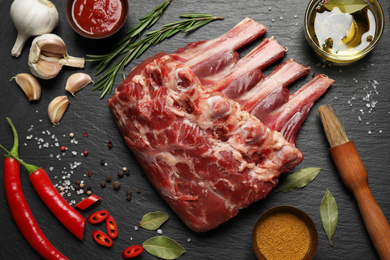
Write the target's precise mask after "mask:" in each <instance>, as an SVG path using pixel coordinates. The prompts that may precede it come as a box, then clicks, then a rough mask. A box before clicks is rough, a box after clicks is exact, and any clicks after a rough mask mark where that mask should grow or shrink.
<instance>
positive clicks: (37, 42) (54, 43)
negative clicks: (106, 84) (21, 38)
mask: <svg viewBox="0 0 390 260" xmlns="http://www.w3.org/2000/svg"><path fill="white" fill-rule="evenodd" d="M84 64H85V59H84V58H77V57H72V56H69V55H68V53H67V51H66V46H65V42H64V41H63V40H62V39H61V38H60V37H59V36H57V35H55V34H43V35H41V36H39V37H36V38H35V39H34V40H33V42H32V45H31V48H30V54H29V56H28V65H29V67H30V70H31V73H32V74H33V75H35V76H37V77H39V78H41V79H52V78H54V77H55V76H57V75H58V73H59V72H60V71H61V69H62V66H63V65H65V66H70V67H76V68H84Z"/></svg>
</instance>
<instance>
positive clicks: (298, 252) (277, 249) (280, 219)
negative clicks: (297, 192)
mask: <svg viewBox="0 0 390 260" xmlns="http://www.w3.org/2000/svg"><path fill="white" fill-rule="evenodd" d="M256 242H257V245H258V247H259V249H260V251H261V253H262V254H263V255H264V256H265V258H266V259H268V260H271V259H290V260H293V259H297V260H300V259H302V258H303V257H304V256H305V255H306V253H307V252H308V251H309V249H310V231H309V229H308V227H307V226H306V224H305V222H304V221H303V220H302V219H301V218H299V217H298V216H296V215H295V214H293V213H287V212H278V213H275V214H272V215H270V216H268V217H267V218H266V219H265V220H264V221H263V222H262V223H261V224H260V225H259V226H258V227H257V229H256Z"/></svg>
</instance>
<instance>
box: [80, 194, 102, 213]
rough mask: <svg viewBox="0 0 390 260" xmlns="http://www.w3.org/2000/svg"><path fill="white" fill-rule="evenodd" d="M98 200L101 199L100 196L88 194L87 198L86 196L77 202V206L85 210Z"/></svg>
mask: <svg viewBox="0 0 390 260" xmlns="http://www.w3.org/2000/svg"><path fill="white" fill-rule="evenodd" d="M98 200H100V197H99V196H96V195H94V194H92V195H91V196H88V197H87V198H85V199H83V200H82V201H80V202H79V203H77V204H76V205H75V206H76V208H79V209H81V210H85V209H86V208H88V207H89V206H91V205H92V204H94V203H95V202H97V201H98Z"/></svg>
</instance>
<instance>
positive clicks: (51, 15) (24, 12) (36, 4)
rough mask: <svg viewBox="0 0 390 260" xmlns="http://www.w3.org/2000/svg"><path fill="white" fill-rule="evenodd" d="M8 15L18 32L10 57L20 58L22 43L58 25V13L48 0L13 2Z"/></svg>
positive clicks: (17, 0) (18, 0)
mask: <svg viewBox="0 0 390 260" xmlns="http://www.w3.org/2000/svg"><path fill="white" fill-rule="evenodd" d="M10 15H11V19H12V22H13V23H14V26H15V27H16V30H17V31H18V36H17V38H16V42H15V44H14V46H13V48H12V50H11V55H12V56H15V57H19V56H20V53H21V52H22V49H23V46H24V43H25V42H26V41H27V39H28V38H29V37H30V36H38V35H42V34H45V33H50V32H51V31H53V29H54V28H55V27H56V26H57V23H58V11H57V9H56V7H55V5H54V4H53V3H52V2H50V1H48V0H14V2H13V3H12V5H11V11H10Z"/></svg>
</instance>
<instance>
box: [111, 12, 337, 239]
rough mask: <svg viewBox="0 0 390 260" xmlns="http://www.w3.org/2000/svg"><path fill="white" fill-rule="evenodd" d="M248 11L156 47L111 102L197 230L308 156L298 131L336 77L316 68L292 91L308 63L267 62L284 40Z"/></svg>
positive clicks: (155, 177) (138, 151)
mask: <svg viewBox="0 0 390 260" xmlns="http://www.w3.org/2000/svg"><path fill="white" fill-rule="evenodd" d="M266 30H267V29H266V27H264V26H263V25H261V24H259V23H257V22H255V21H253V20H251V19H249V18H246V19H244V20H243V21H242V22H240V23H239V24H238V25H236V26H235V27H234V28H233V29H231V30H230V31H229V32H227V33H226V34H224V35H222V36H220V37H218V38H216V39H213V40H209V41H201V42H194V43H191V44H188V45H187V46H186V47H184V48H182V49H179V50H177V51H176V52H174V53H173V54H171V55H167V54H166V53H159V54H157V55H156V56H154V57H151V58H148V59H147V60H145V61H144V62H143V63H141V64H140V65H138V66H137V67H135V68H134V69H133V70H132V71H131V73H130V74H129V76H128V77H127V79H126V80H125V81H123V82H122V83H121V84H120V85H119V87H118V88H117V89H116V91H115V93H114V96H113V97H112V98H111V99H109V101H108V104H109V107H110V109H111V111H112V114H113V116H114V119H115V121H116V123H117V125H118V127H119V129H120V131H121V134H122V135H123V137H124V140H125V142H126V144H127V145H128V147H129V148H130V149H131V150H132V152H133V153H134V155H135V157H136V159H137V161H138V162H139V164H140V166H141V167H142V168H143V171H144V172H145V174H146V175H147V176H148V178H149V180H150V182H151V183H152V184H153V186H154V187H155V188H156V190H157V191H158V192H159V194H160V195H161V196H162V197H163V198H164V200H165V201H166V202H167V203H168V204H169V205H170V207H171V208H172V209H173V210H174V211H175V212H176V214H177V215H178V216H179V217H180V218H181V219H182V220H183V222H184V223H185V224H186V225H187V226H188V227H189V228H190V229H192V230H194V231H196V232H205V231H208V230H211V229H214V228H216V227H217V226H219V225H220V224H222V223H224V222H226V221H227V220H229V219H230V218H232V217H234V216H235V215H237V214H238V211H239V210H240V209H242V208H245V207H248V206H249V205H251V204H252V203H254V202H255V201H258V200H260V199H263V198H265V197H266V196H267V195H268V194H269V193H270V192H271V190H272V189H273V188H274V187H275V186H276V185H277V183H278V177H279V176H280V174H281V173H284V172H289V171H291V170H292V169H293V168H294V167H295V166H296V165H298V164H299V163H301V161H302V160H303V155H302V153H301V152H300V151H299V150H298V149H297V148H296V147H295V145H294V142H295V135H296V133H297V132H298V130H299V128H300V126H301V124H302V123H303V121H304V120H305V118H306V116H307V114H308V113H309V111H310V108H311V107H312V105H313V103H314V102H315V101H316V100H317V99H318V98H319V97H320V96H321V95H322V94H323V93H324V92H325V91H326V89H327V88H328V87H329V86H330V85H331V84H332V83H333V82H334V81H333V80H332V79H329V78H328V77H327V76H325V75H318V76H317V77H314V78H313V79H312V80H310V81H309V82H308V83H307V84H306V85H305V86H303V87H302V88H301V89H300V90H298V91H297V92H295V93H294V94H292V95H289V92H288V89H287V88H286V87H287V86H288V85H289V84H290V83H292V82H293V81H294V80H296V79H298V78H299V77H302V76H304V75H306V74H307V73H308V71H309V68H308V67H306V66H302V65H300V64H298V63H296V62H295V61H293V60H287V61H286V62H284V63H283V64H281V65H279V66H278V67H277V68H276V69H275V70H274V71H273V72H272V73H271V74H270V75H268V76H267V77H264V75H263V74H262V70H263V69H264V68H265V67H267V66H268V65H270V64H271V63H273V62H275V61H277V60H279V59H280V58H282V57H283V56H284V54H285V52H286V48H284V47H282V46H280V45H279V43H278V42H277V41H276V40H275V39H274V38H269V39H264V40H263V41H262V42H261V43H260V44H259V46H257V47H256V48H254V49H253V51H251V52H250V53H249V54H248V55H246V56H245V57H243V58H241V59H239V57H238V54H237V52H236V50H237V49H239V48H241V47H242V46H244V45H246V44H248V43H249V42H251V41H253V40H254V39H256V38H258V37H260V36H261V35H263V34H264V33H265V32H266Z"/></svg>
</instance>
